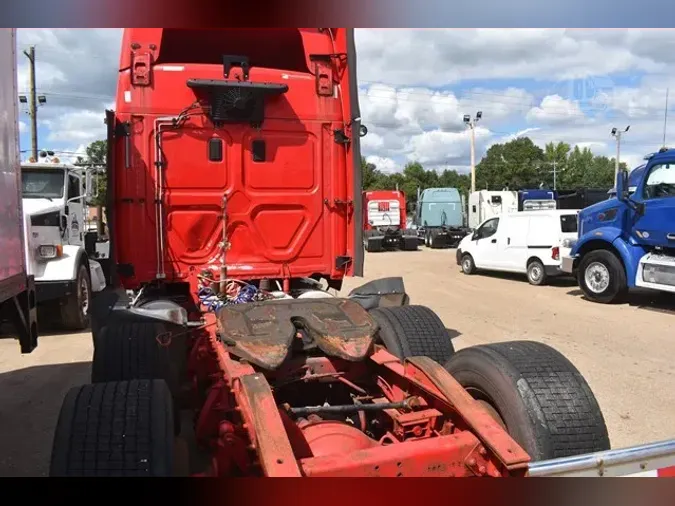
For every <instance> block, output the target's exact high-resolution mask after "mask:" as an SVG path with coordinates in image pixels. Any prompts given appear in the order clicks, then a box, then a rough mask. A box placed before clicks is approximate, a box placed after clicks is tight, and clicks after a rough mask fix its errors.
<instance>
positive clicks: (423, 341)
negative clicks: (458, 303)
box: [370, 306, 455, 365]
mask: <svg viewBox="0 0 675 506" xmlns="http://www.w3.org/2000/svg"><path fill="white" fill-rule="evenodd" d="M370 314H371V316H372V317H373V319H374V320H375V321H376V322H377V324H378V326H379V327H380V329H379V331H378V336H379V339H380V340H381V342H382V344H384V345H385V347H386V348H387V350H389V351H390V352H391V353H392V354H393V355H395V356H396V357H398V358H400V359H404V358H407V357H416V356H425V357H429V358H431V359H433V360H435V361H436V362H438V363H439V364H441V365H443V364H445V363H446V362H447V361H448V360H449V359H450V357H451V356H452V354H453V353H454V352H455V348H454V346H453V345H452V341H451V340H450V335H449V334H448V331H447V329H446V328H445V325H444V324H443V322H442V321H441V319H440V318H439V317H438V315H437V314H436V313H434V312H433V311H432V310H431V309H429V308H428V307H425V306H396V307H381V308H375V309H372V310H370Z"/></svg>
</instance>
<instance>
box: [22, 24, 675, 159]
mask: <svg viewBox="0 0 675 506" xmlns="http://www.w3.org/2000/svg"><path fill="white" fill-rule="evenodd" d="M356 33H357V51H358V55H359V59H358V61H359V69H358V75H359V78H360V79H361V80H362V82H361V90H360V99H361V109H362V111H361V116H362V118H363V122H364V124H365V125H366V126H368V129H369V133H368V135H367V136H366V137H365V138H363V139H362V149H363V153H364V155H365V156H366V157H367V159H368V160H369V161H371V162H372V163H376V165H377V166H378V167H379V168H380V169H381V170H385V171H397V170H401V168H402V166H403V165H404V164H405V163H406V161H410V160H419V161H420V162H422V163H424V164H425V165H426V166H427V167H430V168H431V167H433V168H439V169H443V168H455V167H456V168H458V169H462V170H464V169H466V167H467V166H468V164H469V140H468V131H467V130H466V129H465V126H464V124H463V122H462V116H463V115H464V114H472V115H473V114H475V112H476V111H478V110H481V111H482V112H483V119H482V120H481V122H480V123H479V126H478V128H477V130H476V134H477V143H476V144H477V150H476V153H477V157H478V158H480V156H481V155H482V154H483V152H484V150H485V148H486V147H488V146H489V144H490V143H494V142H505V141H508V140H510V139H512V138H515V137H518V136H530V137H531V138H532V139H533V141H535V142H536V143H538V144H540V145H542V146H543V145H544V144H545V143H546V142H550V141H553V142H558V141H565V142H568V143H570V144H572V145H579V146H580V147H584V146H587V147H590V148H591V149H592V150H593V151H594V152H598V153H600V154H606V155H608V156H613V153H614V149H615V144H614V141H613V139H612V138H611V136H610V135H609V130H611V128H612V127H613V126H617V127H623V126H625V125H626V124H630V125H631V130H630V132H629V134H627V135H626V137H625V140H624V144H623V147H622V159H625V160H629V161H630V162H631V163H633V162H636V163H639V160H640V159H641V158H642V155H643V154H644V153H647V152H650V151H655V150H656V149H658V147H660V143H661V139H662V128H663V106H664V101H665V90H666V88H668V87H670V89H671V91H672V93H671V104H675V70H673V69H675V67H672V63H675V53H674V52H673V51H672V46H673V42H674V41H675V31H672V30H557V29H556V30H549V29H536V30H535V29H523V30H513V29H510V30H497V29H488V30H480V29H479V30H389V29H387V30H374V29H358V30H356ZM18 41H19V42H18V46H19V47H18V49H19V51H18V62H19V69H18V70H19V88H20V91H27V86H28V61H27V59H26V58H25V56H23V54H22V51H23V50H24V49H27V47H28V46H29V45H31V44H34V45H35V46H36V56H37V85H38V92H39V93H44V94H46V95H47V104H46V105H45V106H43V107H40V109H39V115H38V119H39V123H40V130H41V135H40V147H41V148H45V149H61V150H63V151H72V152H74V153H75V152H83V150H84V147H85V146H86V145H87V144H88V143H89V142H91V141H93V140H97V139H101V138H103V137H104V135H105V125H104V124H103V116H104V110H105V108H107V107H108V108H110V107H111V104H110V102H111V100H112V99H113V97H114V94H115V87H116V75H117V68H118V63H119V51H120V42H121V29H105V30H101V29H87V30H85V29H73V30H68V29H56V30H50V29H19V31H18ZM645 72H646V73H647V74H646V75H644V76H643V73H645ZM612 73H621V76H622V77H621V80H619V78H618V77H615V76H616V74H615V75H613V74H612ZM631 75H632V76H635V82H634V83H630V82H629V81H628V80H627V79H626V76H631ZM533 79H534V81H532V80H533ZM566 79H572V80H571V81H568V80H566ZM615 79H616V80H617V82H620V83H621V85H617V84H615V82H614V81H615ZM537 80H539V81H541V82H538V81H537ZM551 82H554V83H555V84H553V85H551V84H550V83H551ZM376 83H383V84H376ZM24 117H25V116H24ZM20 129H21V131H22V132H26V131H27V129H28V128H27V125H26V123H25V122H24V121H22V122H21V124H20ZM670 131H671V132H673V134H675V127H672V128H671V129H670ZM43 132H46V133H43ZM24 137H25V135H24ZM670 140H672V141H675V135H671V134H669V141H670ZM671 145H675V142H673V143H671Z"/></svg>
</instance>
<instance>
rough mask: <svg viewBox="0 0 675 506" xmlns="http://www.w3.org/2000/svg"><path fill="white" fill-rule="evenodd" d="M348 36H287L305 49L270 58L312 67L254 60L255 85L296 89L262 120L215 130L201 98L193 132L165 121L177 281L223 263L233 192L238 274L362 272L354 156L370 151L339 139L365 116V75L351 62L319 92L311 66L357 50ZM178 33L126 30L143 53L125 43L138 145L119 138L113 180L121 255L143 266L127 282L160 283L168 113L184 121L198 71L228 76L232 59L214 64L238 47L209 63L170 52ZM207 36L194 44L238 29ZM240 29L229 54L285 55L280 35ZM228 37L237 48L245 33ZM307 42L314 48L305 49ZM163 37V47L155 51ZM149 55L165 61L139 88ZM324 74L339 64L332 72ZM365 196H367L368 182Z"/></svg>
mask: <svg viewBox="0 0 675 506" xmlns="http://www.w3.org/2000/svg"><path fill="white" fill-rule="evenodd" d="M340 30H342V31H343V32H344V30H343V29H338V30H337V33H336V31H334V32H333V34H334V36H335V40H334V41H331V37H330V35H329V34H328V33H327V32H324V33H321V32H319V31H318V30H317V29H306V30H304V29H299V30H296V29H294V30H285V31H283V30H282V31H279V33H280V34H282V33H283V37H281V39H280V40H281V42H283V41H284V40H286V41H287V42H288V41H295V42H294V43H293V44H295V45H293V44H291V43H288V44H286V47H293V48H294V49H295V53H293V54H291V55H287V56H286V57H285V59H284V58H277V59H276V60H275V59H274V58H270V59H268V60H265V59H264V58H262V57H260V56H258V60H259V61H265V62H273V61H280V62H281V64H283V66H284V67H292V68H295V69H301V68H304V69H305V72H299V71H297V70H288V69H282V70H279V69H269V68H260V67H256V66H255V61H256V58H254V57H253V56H251V63H252V64H253V66H252V67H251V68H250V71H249V79H248V81H249V82H255V83H258V82H264V83H277V84H285V85H287V86H288V90H287V91H286V92H285V93H283V94H280V95H278V96H271V97H268V98H267V99H266V100H265V119H264V121H263V123H262V125H261V126H260V128H254V127H252V126H251V125H249V124H247V123H233V124H227V123H226V124H219V125H214V124H213V123H212V122H211V120H210V119H209V118H208V117H207V116H206V115H205V114H203V108H202V107H201V106H200V107H195V108H194V109H192V110H189V111H188V112H187V116H186V118H185V119H184V121H183V122H182V123H181V125H180V126H179V128H167V127H166V126H164V127H161V126H160V128H162V130H163V132H164V133H162V134H161V137H160V139H161V155H160V156H159V158H160V159H161V161H162V162H163V165H162V168H161V169H162V172H163V175H162V177H161V185H162V192H161V193H162V199H161V200H162V203H163V215H162V220H163V227H164V243H165V254H164V270H165V272H166V275H167V278H168V279H174V280H180V279H185V278H189V277H191V276H193V275H194V273H195V272H197V271H198V270H200V269H202V268H204V267H207V266H217V265H219V263H220V261H221V256H220V255H221V249H220V242H221V241H222V232H223V231H222V223H223V221H222V214H223V211H222V204H223V195H226V196H227V236H228V240H229V241H230V243H231V249H230V250H229V251H227V264H228V272H229V275H230V276H233V277H241V278H245V279H255V278H264V277H280V278H285V277H298V276H309V275H312V274H322V275H324V276H327V277H330V278H333V279H336V278H337V279H339V278H341V277H343V276H344V275H352V274H356V275H359V274H360V273H359V270H360V266H359V262H358V257H359V256H360V255H359V252H358V251H355V245H360V244H361V241H360V240H359V241H356V233H357V232H356V229H359V228H360V227H358V226H356V227H355V226H354V225H355V224H354V217H355V215H354V208H355V207H356V206H355V205H354V189H355V187H356V186H357V185H360V181H359V179H358V177H357V174H355V173H354V166H355V165H354V160H355V159H358V160H360V154H359V153H356V155H358V158H357V157H356V156H355V151H358V142H353V137H354V136H353V135H352V136H351V137H352V142H351V143H348V144H347V145H345V144H343V143H338V142H336V133H335V131H336V130H343V129H344V128H345V119H346V122H349V118H350V117H352V113H351V109H353V107H354V101H353V100H352V99H353V96H350V91H351V89H350V86H351V85H352V83H351V81H353V80H354V77H355V76H352V75H350V73H349V69H347V68H345V67H344V66H343V67H340V66H339V65H334V68H335V69H339V68H342V71H341V72H333V76H334V77H333V79H332V87H333V92H332V93H331V94H330V95H329V96H328V95H319V93H318V90H319V83H318V82H317V78H316V77H315V75H314V74H312V73H310V72H308V71H307V69H315V65H316V63H315V59H314V58H310V55H314V54H319V55H326V54H334V53H346V52H347V49H348V48H347V46H348V44H347V42H348V38H347V36H346V35H347V34H346V33H343V32H340ZM164 32H176V33H172V34H171V35H172V37H173V39H172V38H171V37H167V36H166V34H164V35H165V36H164V37H163V36H162V29H128V30H126V32H125V36H124V38H123V47H124V46H125V45H126V47H131V44H132V42H135V43H137V44H138V45H139V46H140V47H139V48H138V49H137V50H136V56H134V57H133V58H129V57H128V53H127V52H126V51H125V50H123V56H122V61H121V70H120V78H119V85H118V94H117V112H116V118H115V120H116V122H117V123H123V122H129V123H130V127H129V129H130V131H131V132H132V134H131V136H130V138H129V140H126V139H124V138H120V137H117V138H116V140H115V141H114V156H113V159H114V163H113V165H114V167H113V171H114V176H113V178H112V179H113V181H114V191H113V193H114V195H115V198H114V204H113V206H114V212H115V220H113V223H114V229H115V234H116V237H115V241H114V249H115V252H116V257H117V258H116V262H117V263H118V264H131V265H132V266H133V275H128V274H130V272H129V271H128V270H127V276H123V277H122V281H123V282H124V284H125V285H126V286H136V285H138V284H140V283H142V282H146V281H150V280H152V279H154V278H155V276H156V274H157V249H158V248H157V243H158V240H157V238H156V231H157V228H158V223H157V219H156V214H155V213H156V209H155V204H154V202H155V185H156V184H157V181H158V179H157V170H156V166H155V163H156V162H157V161H158V160H157V157H156V156H155V151H156V142H157V136H156V131H157V124H156V121H157V120H158V119H159V118H162V117H164V118H166V117H168V116H176V115H178V114H179V113H180V112H181V111H183V110H186V109H187V108H189V107H190V106H191V105H193V104H195V102H196V101H197V100H198V98H201V96H200V95H199V94H198V93H195V91H193V89H191V88H190V87H188V86H187V81H188V79H212V80H220V81H222V80H225V78H224V75H223V73H224V67H223V64H222V63H220V64H216V63H210V62H212V61H213V59H214V58H215V56H214V55H216V54H217V52H218V51H224V50H226V49H228V46H227V44H225V45H224V46H223V45H221V46H219V48H218V49H217V50H216V52H212V53H211V55H210V56H208V55H207V56H208V57H207V56H204V55H201V56H199V57H196V56H194V55H192V53H190V52H189V51H187V50H179V49H180V48H179V49H176V48H175V47H174V48H173V49H171V48H170V50H169V51H167V50H166V47H169V46H164V45H162V43H161V41H163V40H164V41H165V42H166V40H173V42H172V44H175V40H177V36H178V35H180V34H179V33H177V32H182V31H181V30H176V31H173V30H164ZM186 32H192V31H190V30H187V31H186ZM196 32H197V34H198V33H200V32H201V31H196ZM205 32H206V37H205V38H204V39H201V40H200V39H199V38H198V37H197V36H196V35H195V37H197V40H196V41H195V40H191V41H190V42H189V43H187V47H189V48H192V49H194V50H197V49H196V48H198V47H201V46H200V44H204V43H205V41H208V40H215V39H210V38H209V37H213V34H214V32H220V33H222V34H225V33H226V32H230V31H229V30H206V31H205ZM232 32H237V33H239V34H240V35H245V37H243V39H244V40H243V42H241V41H239V42H240V43H238V44H239V45H238V46H237V44H234V43H233V45H231V46H230V47H231V50H230V51H229V52H228V53H227V54H232V53H233V52H234V51H235V50H239V52H240V53H241V52H243V51H244V50H246V49H247V48H248V49H250V52H251V54H252V55H256V54H257V55H264V54H265V48H266V47H267V49H268V50H270V49H271V50H272V52H276V53H275V54H277V55H278V53H279V50H278V48H277V47H275V48H270V43H271V42H272V41H273V39H271V38H270V35H269V34H267V36H266V37H265V39H264V41H260V40H257V39H256V37H255V36H254V35H255V34H256V33H257V32H258V31H257V30H251V31H250V32H251V33H246V32H249V31H248V30H243V31H242V30H233V31H232ZM273 32H276V31H275V30H273ZM289 32H295V33H289ZM186 35H189V34H187V33H183V34H182V36H186ZM193 35H194V34H193ZM228 37H229V39H228ZM284 37H285V39H284ZM225 39H226V41H227V40H230V42H232V41H235V42H236V37H235V38H233V37H232V34H229V35H226V37H225ZM246 41H248V46H247V44H246ZM298 41H299V42H300V43H301V44H300V46H299V47H300V48H302V50H303V52H302V53H300V54H298V52H297V49H298V45H297V44H296V43H297V42H298ZM263 42H264V43H263ZM281 42H280V43H279V45H280V46H282V47H283V44H282V43H281ZM152 44H155V45H156V47H157V49H156V50H155V51H153V50H151V49H150V48H151V45H152ZM272 45H274V44H273V43H272ZM210 51H213V49H211V50H210ZM139 53H141V54H142V53H148V54H150V55H151V58H150V59H151V61H153V62H157V63H153V65H152V66H151V71H150V78H149V83H150V84H149V85H148V86H134V85H133V80H134V79H135V77H134V71H133V69H134V68H135V67H134V66H135V63H134V62H135V61H136V62H137V61H138V60H139V58H140V57H139V56H138V54H139ZM129 54H130V53H129ZM167 55H169V56H170V57H169V56H167ZM190 55H192V56H190ZM293 55H295V56H293ZM221 58H222V54H221ZM185 60H192V61H200V62H201V61H207V63H185ZM338 60H339V59H338ZM167 61H168V62H167ZM336 61H337V60H336ZM163 62H164V63H163ZM324 72H326V68H325V67H323V69H321V72H320V73H324ZM231 73H232V74H231V76H230V78H232V77H233V76H236V75H239V76H240V78H241V77H242V76H241V74H242V71H241V69H238V68H233V69H232V71H231ZM315 74H316V72H315ZM325 83H326V80H325V79H323V81H322V84H323V85H324V86H325ZM329 85H330V79H329ZM329 87H330V86H329ZM357 132H358V130H357ZM357 139H358V136H357ZM128 147H130V148H131V154H130V155H128V154H127V153H126V150H127V148H128ZM127 162H128V165H129V166H128V167H127V166H126V165H127ZM356 191H357V192H360V187H359V188H358V189H357V190H356ZM358 207H360V206H358ZM357 216H358V215H357ZM359 232H360V231H359ZM341 257H349V259H351V262H348V263H347V264H346V266H345V265H344V264H343V263H341V261H340V260H341ZM355 257H356V258H355Z"/></svg>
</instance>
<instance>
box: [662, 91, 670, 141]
mask: <svg viewBox="0 0 675 506" xmlns="http://www.w3.org/2000/svg"><path fill="white" fill-rule="evenodd" d="M669 91H670V88H666V110H665V112H664V113H663V146H662V147H664V148H665V147H666V126H667V125H668V92H669Z"/></svg>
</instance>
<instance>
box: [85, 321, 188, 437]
mask: <svg viewBox="0 0 675 506" xmlns="http://www.w3.org/2000/svg"><path fill="white" fill-rule="evenodd" d="M181 337H182V336H177V337H174V336H172V335H171V333H170V332H168V331H167V328H166V327H165V326H164V325H163V324H161V323H155V322H148V323H146V322H124V323H118V324H115V325H111V326H107V327H103V328H102V329H101V331H100V333H99V334H98V335H97V336H96V339H95V341H94V358H93V360H92V365H91V382H92V383H107V382H114V381H129V380H152V379H160V380H164V381H165V382H166V384H167V385H168V386H169V389H170V391H171V393H172V395H173V397H174V406H175V413H174V427H175V429H176V434H178V433H179V432H180V426H181V424H180V395H181V380H182V378H184V377H185V374H186V366H187V350H186V349H185V340H184V339H181Z"/></svg>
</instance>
